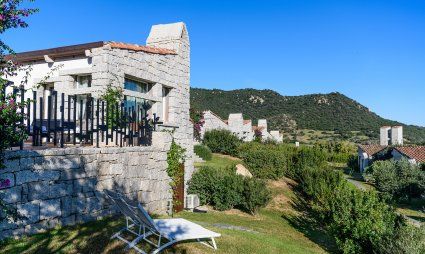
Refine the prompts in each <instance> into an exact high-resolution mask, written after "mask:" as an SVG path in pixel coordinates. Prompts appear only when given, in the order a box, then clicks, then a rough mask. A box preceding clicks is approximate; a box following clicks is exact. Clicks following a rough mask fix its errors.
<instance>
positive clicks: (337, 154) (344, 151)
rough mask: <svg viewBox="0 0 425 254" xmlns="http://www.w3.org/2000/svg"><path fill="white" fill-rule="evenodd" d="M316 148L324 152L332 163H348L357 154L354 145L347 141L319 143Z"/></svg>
mask: <svg viewBox="0 0 425 254" xmlns="http://www.w3.org/2000/svg"><path fill="white" fill-rule="evenodd" d="M314 148H316V149H318V150H321V151H322V152H324V153H325V154H326V158H327V160H328V161H330V162H339V163H346V162H348V160H349V159H350V156H352V155H353V154H355V153H356V147H355V146H354V144H352V143H350V142H347V141H339V142H336V141H319V142H317V143H316V144H315V145H314Z"/></svg>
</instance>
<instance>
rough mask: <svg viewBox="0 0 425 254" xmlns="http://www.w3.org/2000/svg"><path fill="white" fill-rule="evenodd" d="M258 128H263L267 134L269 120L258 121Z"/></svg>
mask: <svg viewBox="0 0 425 254" xmlns="http://www.w3.org/2000/svg"><path fill="white" fill-rule="evenodd" d="M257 125H258V128H263V130H262V131H263V132H267V119H258V124H257Z"/></svg>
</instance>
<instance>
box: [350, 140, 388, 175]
mask: <svg viewBox="0 0 425 254" xmlns="http://www.w3.org/2000/svg"><path fill="white" fill-rule="evenodd" d="M386 148H387V146H381V145H359V146H358V149H357V153H358V165H359V171H360V173H363V172H364V171H365V169H366V168H367V167H368V166H370V165H371V163H372V162H373V160H374V159H376V156H377V154H378V153H380V152H382V151H384V150H385V149H386Z"/></svg>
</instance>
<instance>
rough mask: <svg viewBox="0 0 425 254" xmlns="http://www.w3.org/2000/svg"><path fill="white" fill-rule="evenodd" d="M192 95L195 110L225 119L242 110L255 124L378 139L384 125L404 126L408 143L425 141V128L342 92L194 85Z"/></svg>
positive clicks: (191, 100) (191, 99)
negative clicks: (301, 92)
mask: <svg viewBox="0 0 425 254" xmlns="http://www.w3.org/2000/svg"><path fill="white" fill-rule="evenodd" d="M190 96H191V98H190V103H191V108H192V109H193V110H195V111H198V112H200V111H204V110H211V111H213V112H214V113H216V114H217V115H218V116H220V117H222V118H224V119H226V118H227V117H228V115H229V113H237V112H242V113H243V115H244V117H245V118H246V119H252V120H253V123H254V124H255V123H256V122H257V120H258V119H259V118H266V119H267V120H268V121H269V126H270V129H280V130H284V131H291V130H294V129H312V130H321V131H338V132H348V131H360V132H362V133H364V134H365V135H366V136H369V137H373V138H377V137H378V136H379V128H380V127H381V126H383V125H390V126H394V125H401V126H403V127H404V132H405V138H406V139H407V141H408V142H410V143H418V144H419V143H423V142H425V127H421V126H416V125H408V124H403V123H401V122H398V121H394V120H390V119H385V118H383V117H381V116H379V115H378V114H376V113H374V112H373V111H371V110H370V109H369V108H368V107H366V106H364V105H362V104H360V103H359V102H357V101H356V100H354V99H351V98H350V97H348V96H346V95H344V94H342V93H339V92H332V93H323V94H322V93H316V94H306V95H295V96H287V95H281V94H280V93H278V92H276V91H273V90H270V89H264V90H257V89H253V88H245V89H236V90H229V91H225V90H221V89H204V88H191V93H190Z"/></svg>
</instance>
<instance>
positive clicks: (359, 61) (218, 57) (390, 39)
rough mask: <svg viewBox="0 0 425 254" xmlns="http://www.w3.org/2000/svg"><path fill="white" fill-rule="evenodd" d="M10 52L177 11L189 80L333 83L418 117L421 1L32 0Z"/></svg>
mask: <svg viewBox="0 0 425 254" xmlns="http://www.w3.org/2000/svg"><path fill="white" fill-rule="evenodd" d="M31 5H32V6H37V7H38V8H40V12H39V13H38V14H36V15H34V16H33V17H31V18H30V19H29V20H28V21H29V23H30V27H29V28H27V29H18V30H12V31H10V32H7V33H6V34H4V36H3V38H2V39H3V40H5V41H6V42H7V43H8V44H9V45H10V46H12V47H13V48H14V49H15V50H16V51H17V52H21V51H27V50H34V49H43V48H49V47H56V46H64V45H72V44H78V43H84V42H91V41H97V40H114V41H123V42H130V43H139V44H144V43H145V40H146V37H147V35H148V33H149V29H150V26H151V25H152V24H158V23H168V22H176V21H184V22H185V23H186V24H187V26H188V30H189V35H190V39H191V50H192V56H191V57H192V58H191V60H192V63H191V64H192V69H191V84H192V86H194V87H203V88H219V89H225V90H229V89H238V88H248V87H250V88H257V89H273V90H276V91H278V92H279V93H281V94H283V95H301V94H309V93H328V92H333V91H338V92H341V93H343V94H345V95H347V96H349V97H351V98H353V99H355V100H357V101H359V102H360V103H362V104H364V105H365V106H367V107H369V108H370V109H371V110H372V111H374V112H376V113H378V114H379V115H381V116H383V117H385V118H389V119H393V120H398V121H401V122H405V123H409V124H416V125H422V126H425V112H424V111H425V110H424V109H425V1H424V0H420V1H414V0H399V1H391V0H382V1H374V0H368V1H361V0H357V1H349V0H344V1H330V0H328V1H321V0H311V1H308V0H305V1H302V0H292V1H249V0H244V1H206V0H205V1H195V0H193V1H184V0H181V1H177V0H175V1H170V0H169V1H162V0H155V1H152V0H150V1H130V0H127V1H116V0H115V1H112V0H96V1H94V0H92V1H87V0H86V1H83V0H73V1H71V0H64V1H53V0H36V1H35V2H34V3H32V4H31Z"/></svg>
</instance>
